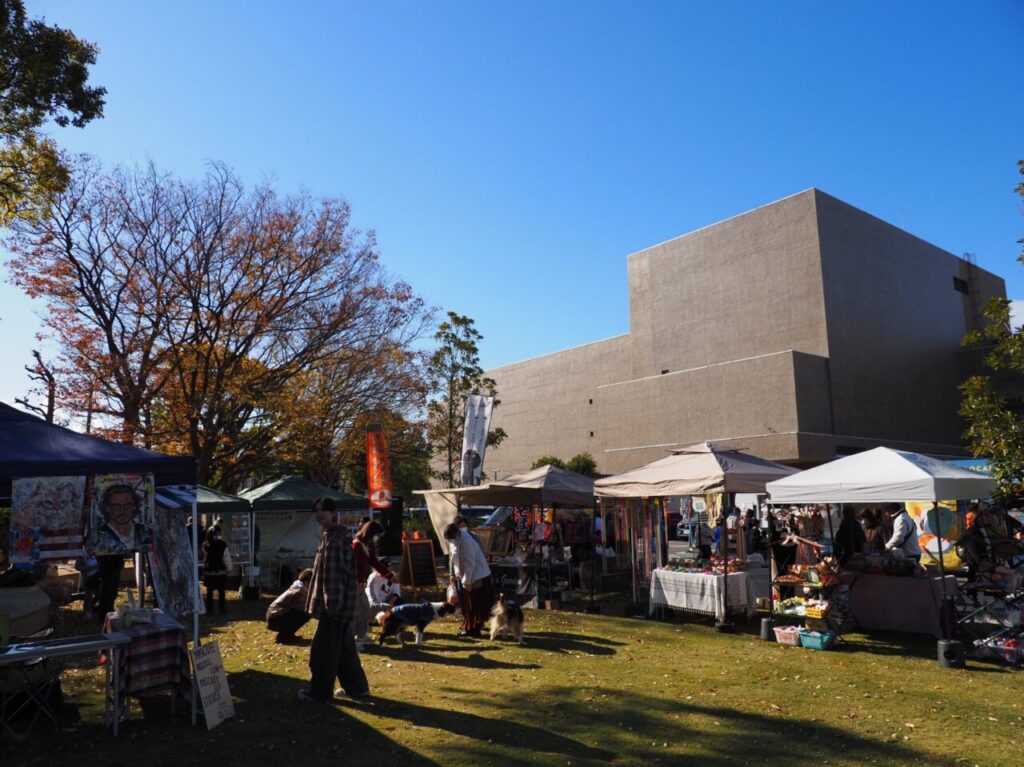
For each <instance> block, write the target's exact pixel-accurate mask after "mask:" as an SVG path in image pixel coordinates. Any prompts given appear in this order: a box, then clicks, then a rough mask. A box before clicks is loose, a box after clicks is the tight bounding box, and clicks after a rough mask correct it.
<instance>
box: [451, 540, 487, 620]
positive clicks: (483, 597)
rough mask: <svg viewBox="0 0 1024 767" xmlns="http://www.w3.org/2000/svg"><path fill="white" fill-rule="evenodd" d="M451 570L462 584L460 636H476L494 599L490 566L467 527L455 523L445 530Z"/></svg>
mask: <svg viewBox="0 0 1024 767" xmlns="http://www.w3.org/2000/svg"><path fill="white" fill-rule="evenodd" d="M444 538H445V540H446V541H448V556H449V557H450V558H451V564H452V572H453V574H454V577H455V579H456V580H458V582H459V584H460V585H461V587H462V589H461V590H462V596H461V599H462V615H463V617H464V619H465V620H464V621H463V624H462V630H461V631H459V636H471V637H479V636H480V635H481V632H482V631H483V627H484V623H486V622H487V619H488V618H489V617H490V614H491V608H492V607H493V606H494V598H493V594H492V593H491V591H492V590H491V568H490V566H489V565H488V564H487V557H486V555H485V554H484V550H483V548H481V546H480V544H479V543H477V541H476V540H474V538H473V536H472V535H471V534H470V533H469V532H467V531H466V530H460V529H459V526H458V525H456V524H451V525H448V527H446V528H445V529H444Z"/></svg>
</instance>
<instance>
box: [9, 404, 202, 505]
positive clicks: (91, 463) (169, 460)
mask: <svg viewBox="0 0 1024 767" xmlns="http://www.w3.org/2000/svg"><path fill="white" fill-rule="evenodd" d="M116 472H130V473H143V472H152V473H153V474H154V475H156V483H157V484H158V485H166V484H172V483H177V482H194V481H195V478H196V464H195V461H194V460H193V459H192V458H189V457H172V456H169V455H162V454H161V453H154V452H153V451H152V450H143V449H142V448H138V447H133V446H132V445H125V444H120V443H117V442H109V441H107V440H105V439H100V438H99V437H92V436H90V435H88V434H79V433H78V432H74V431H71V430H70V429H65V428H64V427H62V426H56V425H55V424H52V423H47V422H46V421H44V420H43V419H42V418H38V417H36V416H34V415H30V414H28V413H23V412H21V411H20V410H17V409H16V408H13V407H11V406H10V405H7V404H5V403H2V402H0V477H3V478H11V477H58V476H83V475H89V474H108V473H116Z"/></svg>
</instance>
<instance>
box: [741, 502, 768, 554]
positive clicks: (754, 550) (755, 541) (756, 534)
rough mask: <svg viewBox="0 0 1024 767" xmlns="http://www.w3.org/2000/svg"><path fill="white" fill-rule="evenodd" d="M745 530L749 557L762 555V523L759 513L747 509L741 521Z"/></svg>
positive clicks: (744, 535)
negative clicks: (758, 516)
mask: <svg viewBox="0 0 1024 767" xmlns="http://www.w3.org/2000/svg"><path fill="white" fill-rule="evenodd" d="M740 524H741V527H742V528H743V537H744V542H745V543H746V547H747V555H748V556H749V555H751V554H762V548H763V536H762V535H761V522H760V520H758V518H757V512H755V511H754V510H753V509H747V510H746V512H744V514H743V519H742V520H741V521H740Z"/></svg>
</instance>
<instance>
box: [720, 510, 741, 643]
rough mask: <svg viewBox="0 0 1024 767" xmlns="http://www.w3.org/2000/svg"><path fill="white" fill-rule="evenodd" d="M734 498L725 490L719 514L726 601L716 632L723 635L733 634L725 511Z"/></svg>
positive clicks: (727, 531) (723, 585)
mask: <svg viewBox="0 0 1024 767" xmlns="http://www.w3.org/2000/svg"><path fill="white" fill-rule="evenodd" d="M734 498H735V493H727V492H725V491H724V490H723V491H722V508H721V510H720V511H719V514H718V517H719V519H721V520H722V533H721V535H720V536H719V537H718V543H719V546H718V549H719V553H720V554H721V555H722V599H723V601H724V604H723V605H722V608H723V611H724V613H725V614H724V615H723V616H722V622H721V623H716V624H715V631H718V632H721V633H731V632H732V630H733V625H732V623H730V622H729V525H728V517H726V516H725V510H726V509H727V508H728V509H730V510H731V509H732V506H733V503H734V500H733V499H734ZM736 535H737V536H738V535H739V526H737V527H736Z"/></svg>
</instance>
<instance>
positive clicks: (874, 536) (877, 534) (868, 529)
mask: <svg viewBox="0 0 1024 767" xmlns="http://www.w3.org/2000/svg"><path fill="white" fill-rule="evenodd" d="M859 516H860V523H861V526H862V527H863V528H864V553H865V554H881V553H882V552H883V551H885V537H884V536H883V534H882V526H881V525H880V524H879V523H878V511H877V510H876V509H863V510H861V512H860V515H859Z"/></svg>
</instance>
